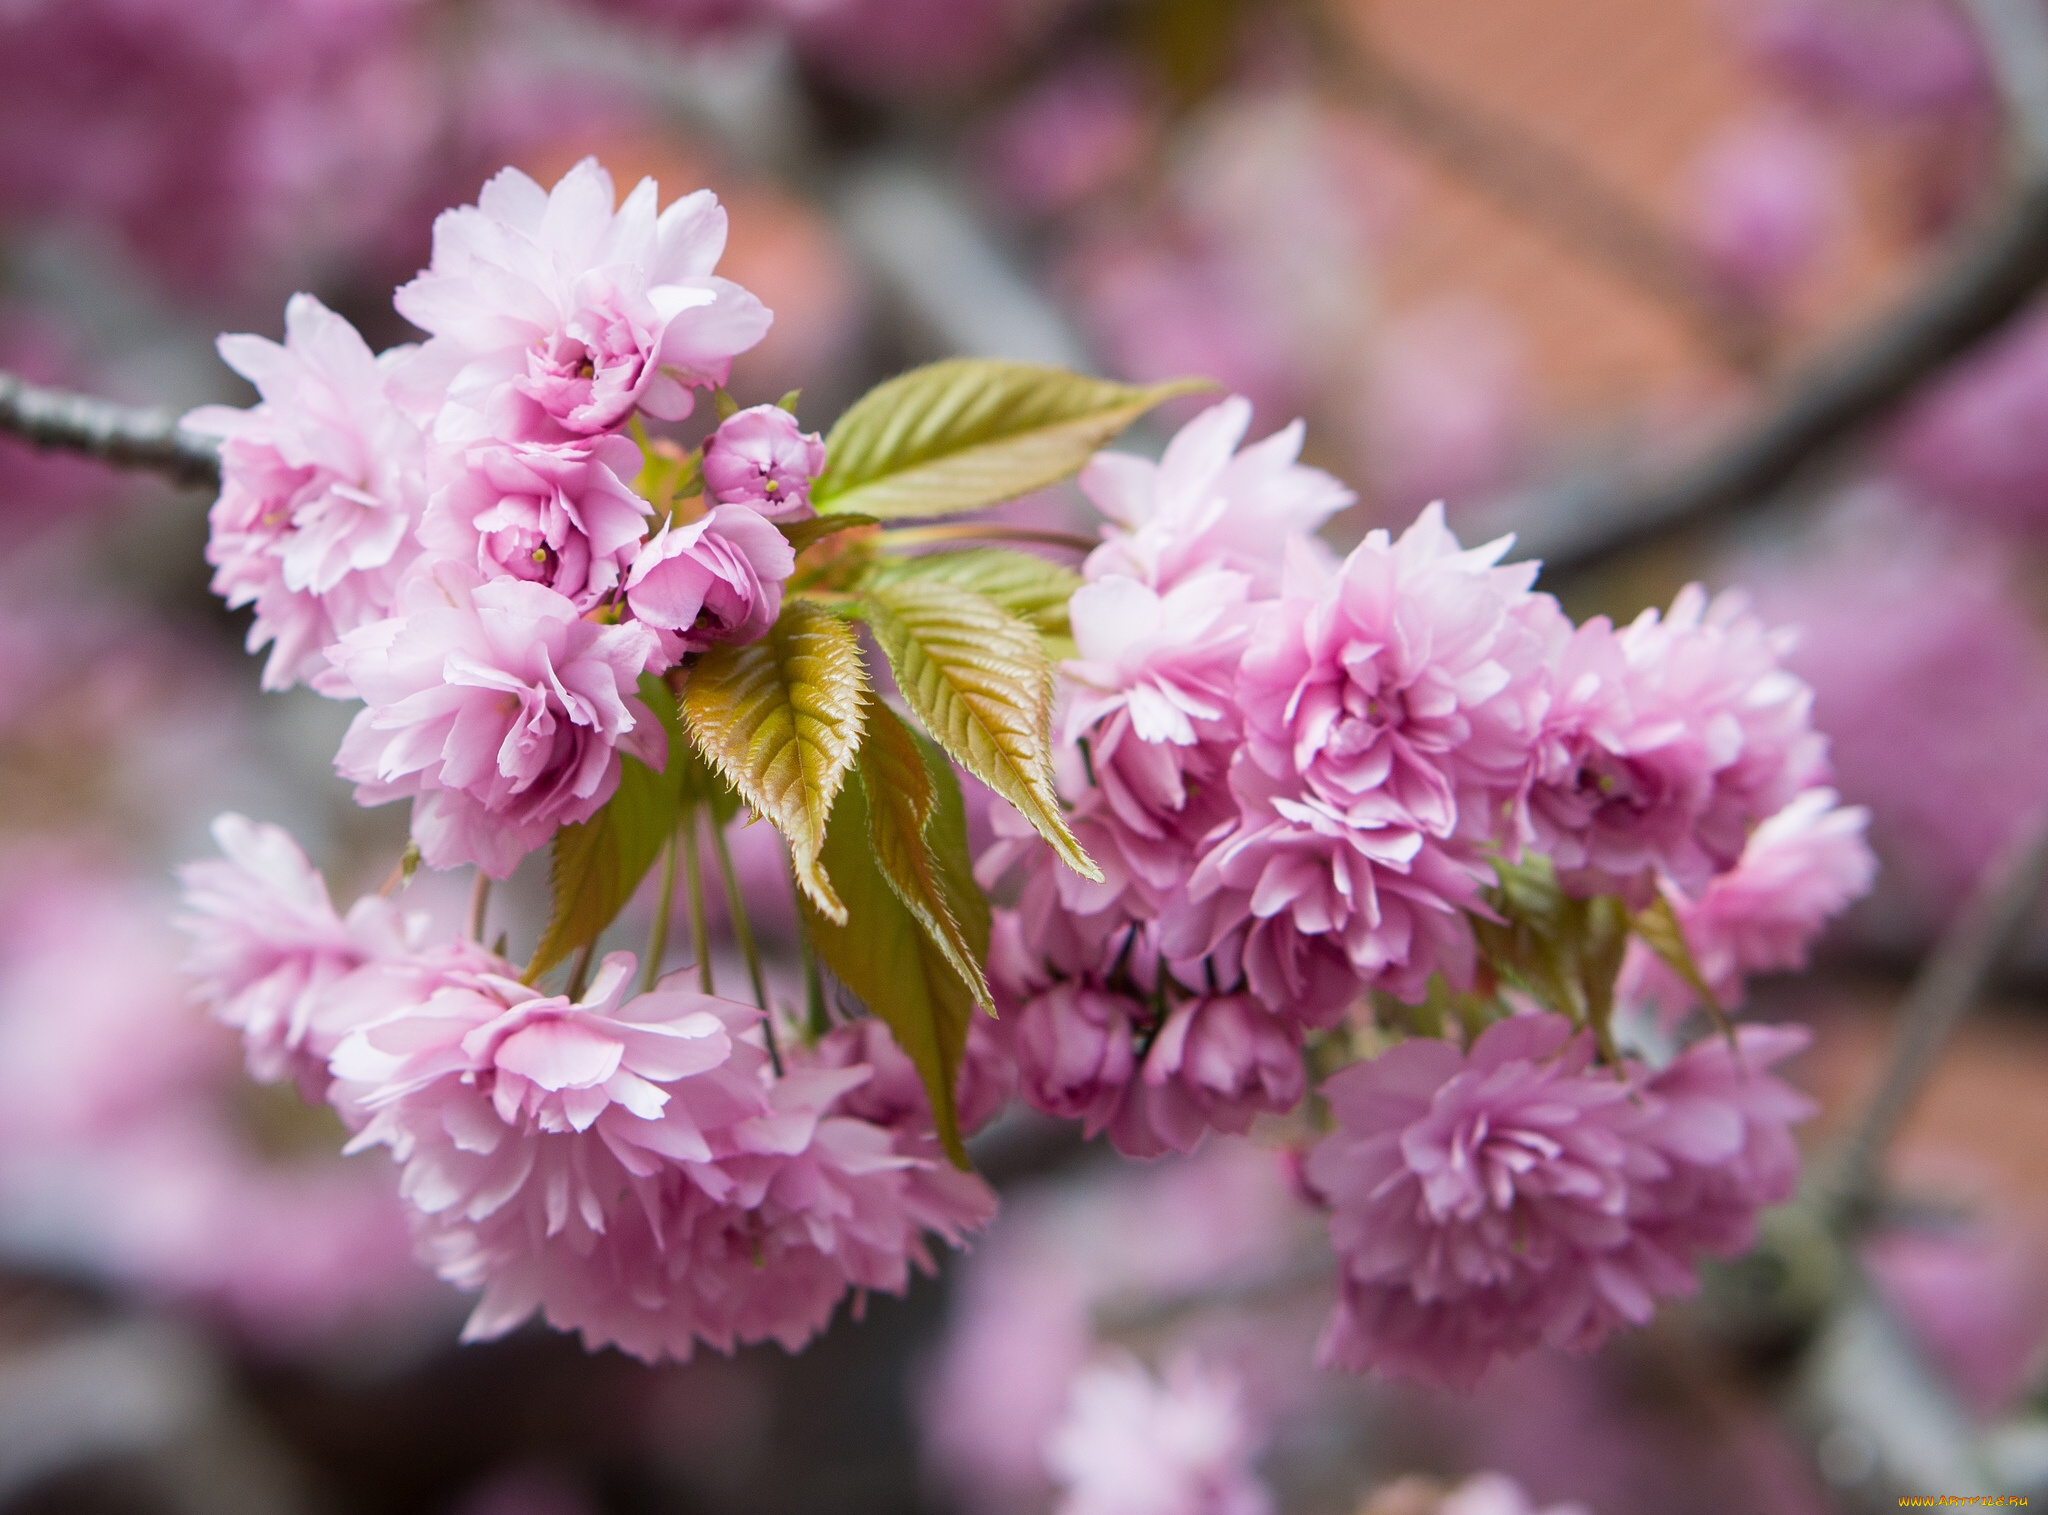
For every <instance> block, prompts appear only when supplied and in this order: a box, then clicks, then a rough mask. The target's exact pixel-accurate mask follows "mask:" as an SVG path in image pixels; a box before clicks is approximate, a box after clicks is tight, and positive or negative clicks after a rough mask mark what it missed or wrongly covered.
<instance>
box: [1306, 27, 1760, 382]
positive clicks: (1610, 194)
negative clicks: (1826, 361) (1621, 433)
mask: <svg viewBox="0 0 2048 1515" xmlns="http://www.w3.org/2000/svg"><path fill="white" fill-rule="evenodd" d="M1310 12H1311V14H1310V24H1311V26H1312V27H1313V29H1314V30H1315V31H1316V33H1318V40H1319V41H1320V42H1321V43H1322V44H1323V46H1322V47H1321V49H1320V51H1321V54H1322V57H1323V60H1324V64H1325V66H1326V68H1327V69H1328V70H1329V73H1330V76H1331V78H1332V81H1333V83H1334V85H1335V87H1336V88H1337V89H1338V90H1339V91H1340V92H1342V93H1343V94H1344V95H1346V96H1349V97H1350V98H1352V99H1353V100H1355V101H1356V102H1357V103H1358V104H1359V105H1361V106H1362V107H1364V108H1365V109H1367V110H1370V111H1372V112H1373V113H1374V114H1376V115H1378V116H1380V117H1382V118H1384V119H1385V120H1387V121H1389V122H1391V123H1392V124H1393V125H1394V126H1395V127H1397V128H1399V129H1400V130H1401V131H1402V132H1404V133H1405V134H1406V135H1407V136H1408V137H1409V139H1410V140H1411V141H1413V142H1414V144H1415V145H1416V146H1417V147H1419V148H1420V149H1421V150H1422V151H1423V152H1425V153H1427V154H1428V155H1429V156H1430V157H1432V158H1434V159H1436V160H1437V162H1438V163H1440V164H1441V165H1442V166H1443V167H1444V168H1446V169H1447V170H1449V171H1450V172H1451V173H1453V174H1455V175H1457V177H1458V178H1460V179H1461V180H1463V181H1465V182H1466V183H1468V184H1470V185H1471V186H1473V187H1474V188H1475V189H1477V190H1479V191H1480V192H1481V193H1482V194H1484V195H1486V196H1487V197H1488V198H1489V199H1491V200H1493V201H1494V202H1495V203H1496V204H1498V205H1500V206H1501V207H1502V208H1503V209H1505V210H1506V211H1508V213H1509V214H1511V215H1513V216H1515V217H1517V218H1518V219H1520V220H1522V221H1524V222H1526V223H1527V224H1529V225H1530V226H1533V227H1535V228H1536V229H1538V230H1539V231H1542V232H1544V233H1547V234H1548V235H1549V236H1551V237H1552V238H1554V239H1555V240H1556V241H1558V242H1559V243H1561V244H1563V245H1564V246H1565V247H1566V248H1567V249H1568V250H1570V251H1572V252H1574V253H1577V254H1579V255H1580V256H1582V257H1584V258H1586V259H1587V260H1588V261H1590V262H1592V263H1594V264H1596V265H1598V266H1599V267H1600V268H1602V269H1604V270H1606V271H1607V272H1608V273H1609V274H1610V275H1612V276H1614V277H1615V278H1617V279H1619V280H1620V281H1622V282H1623V283H1625V284H1627V285H1628V286H1630V287H1631V288H1633V289H1635V290H1636V291H1637V292H1639V293H1641V294H1644V295H1647V296H1648V297H1649V298H1651V299H1652V300H1655V301H1657V302H1658V303H1659V304H1660V305H1662V306H1664V307H1666V308H1667V309H1670V310H1673V311H1675V312H1677V313H1678V314H1679V315H1680V316H1681V317H1683V319H1684V320H1685V322H1686V324H1687V325H1688V326H1689V327H1691V329H1692V330H1693V332H1694V333H1695V335H1697V336H1698V338H1699V339H1700V340H1701V341H1702V342H1704V343H1705V344H1706V345H1707V346H1708V347H1709V348H1710V349H1711V350H1712V351H1713V352H1714V353H1715V354H1716V355H1717V356H1719V357H1720V358H1721V359H1722V360H1723V361H1725V362H1727V363H1728V364H1729V365H1730V366H1731V367H1734V368H1737V369H1740V370H1742V371H1744V372H1753V371H1755V370H1756V369H1757V368H1759V367H1760V366H1761V364H1762V361H1763V359H1764V357H1765V355H1766V352H1767V350H1768V347H1769V340H1768V333H1767V331H1766V329H1765V327H1764V325H1763V323H1762V321H1761V320H1760V319H1759V317H1758V313H1757V312H1756V311H1754V310H1752V309H1750V308H1749V307H1747V306H1744V305H1742V304H1740V303H1738V302H1737V301H1735V300H1734V299H1732V298H1730V297H1729V296H1727V295H1725V294H1723V293H1722V292H1721V291H1720V290H1719V289H1717V288H1716V287H1715V285H1714V282H1713V280H1712V278H1711V277H1710V276H1709V274H1708V272H1707V270H1706V268H1705V267H1704V266H1703V265H1702V263H1701V262H1700V260H1699V258H1698V257H1697V256H1696V255H1695V254H1694V253H1693V252H1692V251H1691V250H1690V249H1688V248H1687V247H1686V246H1685V244H1684V243H1682V242H1680V241H1679V240H1678V238H1676V237H1675V236H1673V235H1672V234H1671V233H1670V232H1669V231H1668V230H1666V229H1665V227H1663V226H1662V225H1661V224H1659V222H1658V221H1657V220H1656V219H1655V218H1654V217H1652V216H1650V215H1648V214H1646V213H1645V212H1644V211H1643V210H1642V208H1641V207H1639V206H1638V205H1637V204H1636V202H1635V201H1634V200H1632V199H1630V198H1629V197H1628V196H1627V195H1625V194H1622V193H1621V192H1620V191H1619V190H1616V189H1614V188H1613V187H1612V186H1610V185H1608V184H1607V183H1606V182H1605V181H1603V180H1602V179H1600V178H1599V177H1598V176H1597V175H1595V174H1594V173H1592V172H1591V171H1590V170H1589V169H1588V168H1587V167H1586V166H1585V164H1584V163H1582V162H1581V161H1580V160H1579V159H1578V158H1576V157H1574V156H1573V155H1572V154H1571V153H1568V152H1566V151H1564V150H1563V149H1562V148H1560V147H1557V146H1555V145H1553V144H1551V143H1548V142H1545V141H1543V140H1542V139H1541V138H1539V137H1536V136H1533V135H1531V133H1530V132H1529V131H1528V129H1527V128H1526V127H1524V126H1522V125H1521V124H1520V123H1517V122H1513V121H1509V120H1506V119H1504V118H1501V117H1497V116H1494V115H1492V114H1491V113H1490V112H1488V111H1486V110H1485V109H1483V108H1482V107H1480V106H1478V105H1476V104H1475V103H1473V102H1472V101H1470V100H1461V99H1458V98H1456V97H1455V96H1453V95H1451V94H1450V93H1449V92H1448V91H1446V90H1444V89H1442V88H1440V87H1438V86H1436V85H1432V84H1429V83H1427V82H1425V81H1423V80H1422V79H1419V78H1417V77H1415V76H1414V75H1413V74H1410V73H1408V72H1407V71H1405V70H1403V69H1401V68H1399V67H1397V66H1396V65H1395V64H1394V63H1393V62H1392V61H1391V60H1389V59H1388V58H1387V57H1386V55H1385V54H1384V53H1382V52H1380V51H1379V50H1378V49H1376V48H1374V47H1372V46H1371V45H1370V44H1369V43H1368V42H1367V41H1366V40H1365V39H1364V38H1363V37H1362V36H1361V35H1360V34H1359V31H1358V28H1357V26H1356V25H1355V24H1350V23H1347V22H1345V21H1343V20H1341V19H1339V18H1337V17H1334V16H1332V15H1330V14H1329V11H1328V5H1327V0H1315V3H1312V4H1311V6H1310Z"/></svg>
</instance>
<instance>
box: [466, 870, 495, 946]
mask: <svg viewBox="0 0 2048 1515" xmlns="http://www.w3.org/2000/svg"><path fill="white" fill-rule="evenodd" d="M490 908H491V876H490V875H489V874H488V873H486V872H484V871H483V869H481V868H479V869H477V871H476V887H475V888H473V889H471V890H470V892H469V939H470V940H471V941H473V942H480V941H482V940H483V939H484V919H485V917H486V916H487V915H488V914H489V913H490Z"/></svg>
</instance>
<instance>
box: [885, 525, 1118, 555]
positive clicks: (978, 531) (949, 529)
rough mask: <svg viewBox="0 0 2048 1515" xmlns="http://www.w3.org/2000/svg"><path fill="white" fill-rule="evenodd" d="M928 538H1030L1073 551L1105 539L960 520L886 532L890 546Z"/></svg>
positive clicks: (1088, 548)
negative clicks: (941, 524) (940, 524)
mask: <svg viewBox="0 0 2048 1515" xmlns="http://www.w3.org/2000/svg"><path fill="white" fill-rule="evenodd" d="M925 542H1028V543H1031V544H1032V545H1033V546H1037V547H1064V548H1066V549H1067V550H1068V551H1069V552H1093V551H1094V550H1095V549H1096V548H1098V547H1100V546H1101V545H1102V543H1101V542H1100V541H1099V540H1098V539H1096V538H1094V537H1084V536H1082V535H1080V533H1078V532H1072V531H1042V530H1039V529H1038V528H1036V527H1031V526H991V525H985V524H981V523H978V522H974V521H960V522H957V523H948V524H946V525H943V526H901V527H892V528H891V529H889V530H888V531H885V532H883V533H882V544H883V546H885V547H887V548H891V549H894V548H897V547H915V546H918V545H920V544H922V543H925Z"/></svg>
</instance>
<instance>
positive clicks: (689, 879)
mask: <svg viewBox="0 0 2048 1515" xmlns="http://www.w3.org/2000/svg"><path fill="white" fill-rule="evenodd" d="M676 839H677V840H678V841H680V842H681V843H682V844H683V879H684V882H685V883H686V884H687V885H688V886H689V891H690V946H691V949H692V950H693V951H694V952H695V953H696V954H697V992H698V993H699V994H716V993H717V992H718V990H717V989H716V987H714V986H713V984H712V981H711V928H710V927H709V926H708V925H707V924H706V923H705V919H704V863H703V859H702V858H700V857H699V856H698V853H697V807H696V806H695V805H690V806H686V807H685V808H684V810H683V823H682V825H681V826H679V827H678V828H677V829H676Z"/></svg>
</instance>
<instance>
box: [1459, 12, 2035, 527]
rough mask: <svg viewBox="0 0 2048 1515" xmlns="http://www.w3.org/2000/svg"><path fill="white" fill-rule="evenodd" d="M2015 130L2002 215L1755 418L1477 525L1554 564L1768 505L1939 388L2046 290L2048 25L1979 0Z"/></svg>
mask: <svg viewBox="0 0 2048 1515" xmlns="http://www.w3.org/2000/svg"><path fill="white" fill-rule="evenodd" d="M1971 10H1972V13H1973V14H1974V15H1975V16H1976V18H1977V21H1978V24H1979V26H1980V27H1981V28H1982V29H1983V31H1984V35H1985V41H1986V46H1985V51H1986V54H1987V56H1988V57H1989V58H1990V60H1991V63H1992V68H1993V73H1994V76H1995V78H1996V80H1997V81H1998V86H1999V92H2000V95H2001V97H2002V98H2003V100H2004V102H2005V107H2006V112H2007V116H2008V118H2009V121H2010V127H2009V131H2010V138H2009V140H2010V143H2011V150H2012V155H2013V158H2014V162H2015V169H2016V177H2017V183H2016V185H2015V187H2014V189H2013V191H2012V192H2011V194H2010V195H2009V196H2008V197H2007V198H2006V200H2005V202H2004V205H2003V208H2002V209H2001V210H2000V211H1998V212H1997V213H1995V214H1994V215H1993V216H1992V217H1991V219H1989V221H1988V222H1986V223H1985V224H1983V225H1982V226H1981V227H1980V229H1979V230H1978V231H1977V232H1975V233H1974V234H1973V235H1971V236H1970V237H1968V238H1967V239H1966V240H1965V241H1964V242H1963V244H1962V245H1961V246H1960V247H1959V248H1958V250H1957V251H1956V252H1955V253H1954V254H1953V256H1952V257H1951V258H1950V259H1949V261H1948V263H1947V264H1946V266H1945V267H1944V268H1942V269H1941V271H1940V272H1939V273H1937V274H1936V275H1935V276H1934V277H1932V278H1931V279H1929V280H1927V281H1926V283H1925V284H1923V285H1922V286H1921V288H1920V289H1919V291H1918V292H1917V293H1915V294H1914V295H1913V296H1911V297H1910V298H1909V299H1908V300H1907V301H1906V302H1905V303H1904V304H1903V305H1902V306H1900V307H1898V308H1897V309H1895V310H1894V311H1893V312H1892V313H1891V314H1889V315H1887V316H1884V317H1882V318H1880V319H1879V320H1877V321H1876V322H1875V323H1874V324H1872V325H1870V326H1868V327H1866V328H1864V329H1863V330H1861V331H1858V332H1856V333H1854V334H1852V335H1851V336H1850V337H1848V338H1847V339H1845V340H1844V341H1843V342H1841V343H1840V345H1838V346H1837V347H1835V348H1834V349H1832V350H1831V351H1829V352H1826V353H1824V354H1822V356H1821V357H1820V358H1819V359H1817V360H1816V361H1814V362H1813V363H1811V364H1809V365H1807V366H1806V367H1805V368H1804V369H1803V370H1802V371H1801V372H1799V373H1797V374H1793V375H1790V376H1789V377H1787V378H1786V379H1785V380H1784V381H1783V382H1782V383H1781V384H1779V385H1778V386H1776V390H1775V398H1773V399H1772V400H1771V401H1769V402H1768V403H1766V404H1765V405H1764V406H1763V408H1762V409H1761V410H1760V411H1759V412H1758V413H1757V414H1756V415H1755V417H1754V418H1753V419H1751V420H1750V421H1748V422H1747V423H1745V424H1744V425H1742V426H1740V427H1739V428H1737V429H1736V430H1735V432H1734V433H1733V434H1732V435H1730V436H1728V437H1727V438H1725V439H1724V440H1722V441H1720V442H1718V443H1716V444H1714V445H1712V446H1710V447H1709V448H1708V449H1707V450H1706V451H1705V453H1703V454H1701V455H1699V456H1697V457H1695V458H1694V459H1692V460H1690V461H1688V462H1686V463H1684V464H1683V465H1681V466H1679V467H1678V468H1676V469H1675V470H1671V471H1668V472H1666V471H1657V470H1654V469H1652V470H1651V471H1643V470H1640V469H1624V470H1622V471H1620V472H1619V473H1618V474H1610V475H1608V476H1606V477H1603V478H1599V479H1595V480H1590V481H1580V482H1578V483H1573V484H1566V485H1563V486H1559V487H1554V488H1544V489H1537V490H1533V491H1529V492H1525V493H1522V494H1519V495H1512V496H1509V497H1507V498H1505V499H1503V500H1500V501H1497V502H1496V503H1495V504H1494V506H1493V507H1491V508H1489V509H1488V510H1487V511H1485V512H1484V515H1483V518H1482V519H1481V520H1479V521H1477V522H1475V523H1474V525H1475V529H1476V530H1477V531H1479V532H1481V533H1483V534H1485V535H1489V536H1490V535H1492V534H1494V532H1495V531H1507V530H1512V531H1514V532H1515V533H1516V536H1517V552H1518V554H1519V555H1521V556H1524V557H1537V558H1542V559H1543V560H1544V562H1545V563H1547V564H1549V565H1551V566H1552V567H1560V566H1569V565H1571V564H1575V563H1581V562H1585V561H1587V560H1590V559H1593V558H1596V557H1599V556H1602V555H1603V554H1606V553H1609V552H1612V551H1614V550H1616V549H1617V548H1621V547H1625V546H1628V545H1630V544H1632V543H1634V542H1637V541H1640V540H1642V539H1644V538H1645V537H1649V536H1653V535H1655V534H1657V533H1660V532H1663V531H1666V530H1668V529H1670V528H1671V527H1673V526H1677V525H1680V524H1682V523H1685V522H1689V521H1695V520H1702V519H1706V518H1709V517H1713V516H1717V515H1725V514H1729V513H1732V512H1735V511H1739V510H1743V509H1749V508H1754V507H1757V506H1760V505H1763V504H1765V503H1767V502H1768V501H1769V500H1770V499H1771V497H1772V496H1773V495H1774V493H1776V492H1777V491H1779V490H1781V489H1783V488H1784V487H1785V486H1787V485H1789V484H1791V483H1792V482H1793V481H1794V480H1795V479H1796V478H1797V477H1798V476H1799V475H1800V474H1801V473H1802V472H1803V471H1804V470H1806V469H1807V468H1808V467H1809V466H1810V465H1812V464H1813V463H1814V462H1815V461H1816V460H1818V459H1819V458H1821V457H1823V456H1825V455H1826V454H1828V453H1829V452H1831V451H1832V450H1833V449H1835V448H1837V447H1839V446H1840V445H1842V444H1843V443H1845V442H1847V441H1849V440H1851V439H1853V438H1854V437H1856V436H1858V435H1860V434H1861V433H1862V432H1863V431H1864V430H1865V429H1866V428H1867V427H1869V426H1870V425H1871V424H1872V423H1873V422H1875V421H1877V420H1879V419H1881V418H1882V417H1883V416H1885V415H1886V414H1888V413H1889V412H1890V411H1891V410H1892V409H1893V407H1894V406H1896V405H1897V404H1898V403H1899V402H1900V401H1902V400H1904V399H1906V398H1907V397H1908V396H1909V395H1911V394H1912V393H1913V392H1914V391H1915V390H1916V389H1918V388H1919V387H1920V385H1922V384H1923V383H1925V382H1926V381H1927V380H1928V379H1929V378H1931V377H1933V376H1934V375H1936V374H1938V373H1939V372H1941V371H1942V370H1943V369H1945V368H1946V367H1948V365H1949V364H1951V363H1953V362H1954V361H1955V360H1956V359H1958V358H1960V357H1962V356H1963V355H1964V354H1966V353H1968V352H1969V351H1970V350H1971V349H1972V348H1974V347H1975V346H1976V345H1977V344H1978V343H1979V342H1980V341H1982V340H1983V339H1984V338H1985V337H1988V336H1990V335H1991V334H1992V333H1993V332H1996V331H1997V330H1999V329H2000V328H2001V327H2002V326H2004V325H2005V323H2006V322H2007V321H2008V320H2010V319H2011V318H2012V316H2013V315H2015V314H2016V313H2017V312H2018V311H2019V310H2020V309H2021V308H2022V307H2023V306H2025V305H2026V304H2027V303H2028V301H2030V300H2031V299H2032V298H2033V297H2034V296H2035V294H2037V293H2038V292H2039V291H2040V289H2041V287H2042V285H2043V283H2044V282H2048V82H2044V80H2048V16H2044V15H2043V14H2042V12H2041V11H2040V9H2039V7H2038V6H2036V5H2034V4H2033V3H2032V0H1975V3H1973V4H1972V6H1971Z"/></svg>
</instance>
